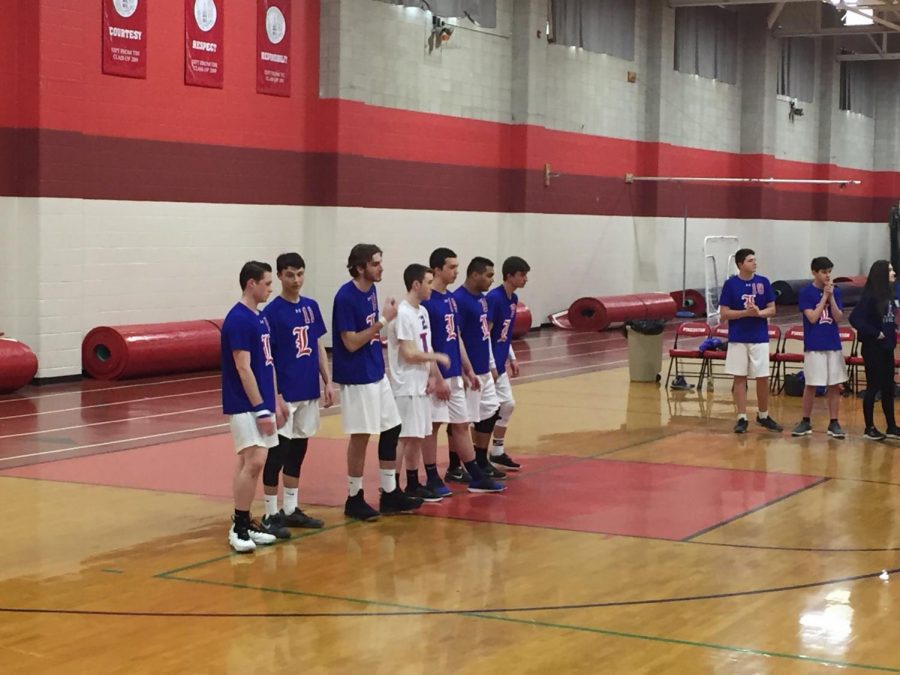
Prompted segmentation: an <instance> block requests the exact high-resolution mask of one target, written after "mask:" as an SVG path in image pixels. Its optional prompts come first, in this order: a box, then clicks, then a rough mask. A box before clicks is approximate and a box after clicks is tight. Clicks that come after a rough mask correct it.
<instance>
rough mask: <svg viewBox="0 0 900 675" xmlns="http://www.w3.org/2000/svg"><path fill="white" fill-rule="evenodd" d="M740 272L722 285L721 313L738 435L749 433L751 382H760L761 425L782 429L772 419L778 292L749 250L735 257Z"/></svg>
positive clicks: (774, 429)
mask: <svg viewBox="0 0 900 675" xmlns="http://www.w3.org/2000/svg"><path fill="white" fill-rule="evenodd" d="M734 262H735V264H736V265H737V268H738V273H737V274H736V275H735V276H733V277H730V278H729V279H728V280H727V281H726V282H725V283H724V284H722V295H721V297H720V298H719V314H720V316H721V317H722V319H723V320H724V321H727V322H728V352H727V353H726V355H725V372H726V373H728V374H729V375H733V376H734V386H733V388H732V391H733V392H734V404H735V407H736V408H737V411H738V421H737V424H735V425H734V433H736V434H743V433H746V432H747V380H748V379H751V380H752V379H755V380H756V400H757V404H758V405H759V412H758V413H757V415H756V422H757V424H759V425H761V426H763V427H765V428H766V429H768V430H769V431H775V432H780V431H782V427H781V425H780V424H778V422H776V421H775V420H774V419H772V418H771V417H770V416H769V412H768V410H769V318H771V317H773V316H775V292H774V291H773V290H772V284H770V283H769V280H768V279H766V278H765V277H763V276H760V275H758V274H757V273H756V253H754V252H753V251H752V250H751V249H749V248H742V249H739V250H738V251H737V252H736V253H735V254H734Z"/></svg>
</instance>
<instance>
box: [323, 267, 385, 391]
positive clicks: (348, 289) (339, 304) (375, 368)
mask: <svg viewBox="0 0 900 675" xmlns="http://www.w3.org/2000/svg"><path fill="white" fill-rule="evenodd" d="M377 321H378V293H377V291H376V290H375V286H374V285H373V286H372V288H370V289H369V290H368V291H365V292H363V291H361V290H359V289H358V288H357V287H356V284H354V283H353V281H348V282H347V283H346V284H344V285H343V286H341V287H340V288H339V289H338V292H337V294H336V295H335V296H334V309H333V311H332V314H331V333H332V335H333V336H334V338H333V339H332V344H331V356H332V368H333V370H334V381H335V382H337V383H338V384H371V383H372V382H380V381H381V380H382V378H384V352H383V351H382V347H381V338H380V337H379V336H378V335H377V334H376V335H375V337H373V338H372V339H371V340H370V341H369V344H367V345H363V346H362V347H360V348H359V349H357V350H356V351H355V352H350V351H348V350H347V348H346V347H345V346H344V341H343V340H342V339H341V333H343V332H345V331H353V332H355V333H359V332H360V331H364V330H366V328H369V327H370V326H374V325H375V323H376V322H377Z"/></svg>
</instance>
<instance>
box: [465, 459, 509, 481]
mask: <svg viewBox="0 0 900 675" xmlns="http://www.w3.org/2000/svg"><path fill="white" fill-rule="evenodd" d="M478 467H479V468H480V469H481V473H483V474H484V477H485V478H492V479H493V480H503V479H504V478H506V474H505V473H504V472H502V471H501V470H500V469H498V468H497V467H496V466H494V465H493V464H491V463H490V462H488V463H487V466H481V465H480V464H479V465H478ZM469 480H472V479H471V478H470V479H469Z"/></svg>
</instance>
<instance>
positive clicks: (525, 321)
mask: <svg viewBox="0 0 900 675" xmlns="http://www.w3.org/2000/svg"><path fill="white" fill-rule="evenodd" d="M532 318H533V317H532V316H531V310H530V309H528V307H527V306H526V305H524V304H522V303H521V302H520V303H519V304H518V306H517V307H516V320H515V322H514V323H513V329H512V336H513V337H514V338H520V337H525V334H526V333H528V331H530V330H531V321H532Z"/></svg>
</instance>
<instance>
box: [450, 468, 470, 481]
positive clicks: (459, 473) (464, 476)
mask: <svg viewBox="0 0 900 675" xmlns="http://www.w3.org/2000/svg"><path fill="white" fill-rule="evenodd" d="M444 480H445V481H447V482H448V483H471V482H472V477H471V476H470V475H469V472H468V471H466V469H465V467H462V466H456V467H453V468H450V469H447V473H445V474H444Z"/></svg>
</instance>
